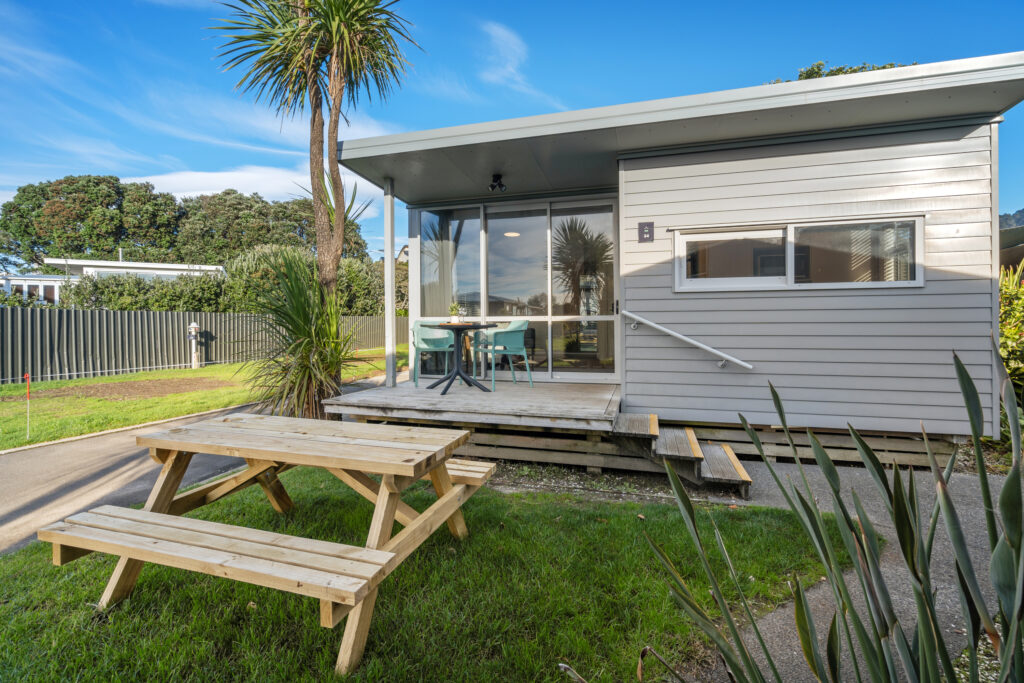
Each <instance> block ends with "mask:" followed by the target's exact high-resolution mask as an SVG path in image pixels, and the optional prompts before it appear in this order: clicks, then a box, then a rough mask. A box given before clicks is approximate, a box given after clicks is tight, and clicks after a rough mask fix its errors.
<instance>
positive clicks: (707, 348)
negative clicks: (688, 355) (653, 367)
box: [622, 310, 754, 370]
mask: <svg viewBox="0 0 1024 683" xmlns="http://www.w3.org/2000/svg"><path fill="white" fill-rule="evenodd" d="M622 315H624V316H626V317H627V318H629V319H631V320H632V321H633V324H632V325H631V326H630V327H632V328H633V329H634V330H635V329H636V328H637V324H643V325H647V326H648V327H650V328H652V329H655V330H658V332H664V333H665V334H667V335H669V336H670V337H675V338H676V339H678V340H680V341H684V342H686V343H687V344H689V345H690V346H696V347H697V348H698V349H703V350H704V351H707V352H708V353H710V354H712V355H714V356H718V357H719V358H721V359H722V360H721V362H720V363H719V364H718V365H719V367H724V366H725V363H726V362H729V363H735V364H736V365H738V366H740V367H741V368H746V369H747V370H753V369H754V366H753V365H751V364H750V363H746V362H744V361H741V360H740V359H739V358H736V357H735V356H730V355H729V354H727V353H723V352H721V351H719V350H718V349H714V348H711V347H710V346H708V345H707V344H703V343H701V342H699V341H697V340H696V339H691V338H690V337H687V336H686V335H685V334H679V333H678V332H675V331H673V330H670V329H668V328H667V327H663V326H661V325H659V324H658V323H653V322H651V321H650V320H647V319H646V318H641V317H640V316H638V315H636V314H635V313H630V312H629V311H625V310H624V311H622Z"/></svg>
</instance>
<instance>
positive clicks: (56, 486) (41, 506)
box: [0, 371, 408, 555]
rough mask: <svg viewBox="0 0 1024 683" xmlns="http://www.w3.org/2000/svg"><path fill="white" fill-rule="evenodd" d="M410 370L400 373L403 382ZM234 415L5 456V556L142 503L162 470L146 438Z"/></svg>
mask: <svg viewBox="0 0 1024 683" xmlns="http://www.w3.org/2000/svg"><path fill="white" fill-rule="evenodd" d="M407 377H408V372H407V371H406V372H403V373H399V375H398V379H399V381H403V380H404V379H406V378H407ZM383 382H384V375H377V376H374V377H369V378H366V379H363V380H359V381H358V382H352V383H350V384H346V385H345V386H344V387H343V390H344V393H351V392H353V391H361V390H363V389H368V388H371V387H375V386H380V385H381V384H383ZM232 410H234V409H233V408H227V409H225V410H221V411H216V412H208V413H203V414H201V415H195V416H191V417H183V418H181V419H179V420H172V421H167V422H161V423H160V424H155V425H150V426H148V427H139V428H137V429H128V430H123V431H116V432H108V433H103V434H97V435H95V436H88V437H84V438H81V439H76V440H71V441H64V442H62V443H54V444H50V445H46V444H43V445H40V446H35V447H32V448H26V449H23V450H16V451H14V452H10V453H7V454H4V455H0V555H2V554H4V553H9V552H13V551H15V550H17V549H19V548H21V547H24V546H25V545H26V544H28V543H29V542H30V541H32V539H33V538H35V533H36V530H37V529H39V527H42V526H46V525H47V524H50V523H52V522H56V521H58V520H61V519H64V518H65V517H67V516H68V515H73V514H75V513H76V512H81V511H82V510H88V509H90V508H94V507H96V506H98V505H135V504H138V503H143V502H145V500H146V497H147V496H148V495H149V492H150V490H152V488H153V482H155V481H156V477H157V474H158V473H159V471H160V466H159V465H157V464H156V463H155V462H153V460H152V459H150V457H149V453H148V451H147V449H144V448H139V447H138V446H136V445H135V437H136V436H138V435H140V434H146V433H150V432H157V431H161V430H164V429H170V428H171V427H174V426H177V425H184V424H188V423H190V422H196V421H198V420H206V419H209V418H211V417H215V416H216V415H220V414H224V413H227V412H230V411H232ZM243 464H245V463H244V461H242V460H241V459H240V458H226V457H223V456H214V455H204V454H197V455H196V456H194V457H193V458H192V462H191V464H190V465H189V468H188V472H187V473H186V475H185V480H184V482H183V483H182V486H189V485H191V484H195V483H197V482H200V481H203V480H205V479H209V478H211V477H214V476H216V475H218V474H222V473H224V472H227V471H230V470H233V469H235V468H236V467H240V466H242V465H243Z"/></svg>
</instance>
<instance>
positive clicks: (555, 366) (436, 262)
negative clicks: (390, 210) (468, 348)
mask: <svg viewBox="0 0 1024 683" xmlns="http://www.w3.org/2000/svg"><path fill="white" fill-rule="evenodd" d="M615 218H616V216H615V207H614V204H613V203H612V201H611V200H610V199H599V200H588V201H575V202H540V203H531V204H517V205H514V206H510V205H508V204H498V205H493V206H482V207H471V208H453V209H444V210H430V211H427V210H422V211H420V212H419V231H420V268H419V272H420V278H419V279H420V283H419V286H420V290H419V291H420V307H419V308H420V311H419V312H420V317H424V318H441V317H445V316H446V315H447V313H448V307H449V305H450V304H451V302H453V301H455V302H457V303H458V304H459V307H460V309H461V310H462V312H463V314H464V315H465V316H466V317H467V318H468V319H470V320H477V319H479V320H486V321H488V322H495V323H499V324H501V323H506V322H510V321H512V320H525V321H527V322H528V328H527V330H526V333H525V342H526V349H527V356H528V357H527V362H529V363H530V367H531V371H532V372H533V375H534V379H535V380H536V379H540V380H545V379H555V380H557V379H564V380H573V381H578V380H588V379H589V380H597V381H615V379H616V377H617V375H616V361H615V358H616V345H617V339H618V336H619V335H618V332H617V329H618V327H617V321H616V317H617V316H616V314H615V296H616V295H615V292H616V285H617V281H616V273H617V268H616V264H615V259H616V248H615ZM502 361H503V363H502V366H503V367H501V368H499V370H498V373H499V375H498V376H499V377H501V378H506V377H509V376H510V373H509V372H508V363H507V361H504V359H502ZM515 367H516V370H517V372H520V371H521V370H522V369H523V366H522V362H521V361H517V363H516V366H515ZM421 370H422V371H423V372H424V373H432V372H436V371H437V370H438V368H437V367H436V363H433V362H432V363H429V364H427V363H425V364H424V365H423V367H421Z"/></svg>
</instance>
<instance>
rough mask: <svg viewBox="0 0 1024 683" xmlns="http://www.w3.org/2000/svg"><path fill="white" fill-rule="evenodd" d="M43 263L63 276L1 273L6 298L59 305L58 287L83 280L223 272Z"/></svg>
mask: <svg viewBox="0 0 1024 683" xmlns="http://www.w3.org/2000/svg"><path fill="white" fill-rule="evenodd" d="M43 263H45V264H46V265H48V266H55V267H57V268H61V269H62V270H63V271H64V274H63V275H16V274H13V273H0V289H2V290H3V291H4V292H5V293H7V294H20V295H21V296H22V297H24V298H25V299H28V298H30V297H36V298H38V299H39V301H40V302H41V303H45V304H55V305H56V304H59V303H60V290H61V287H63V286H65V285H68V284H72V283H74V282H77V281H78V279H79V278H80V277H82V276H91V277H104V276H106V275H137V276H139V277H142V278H146V279H151V278H169V279H173V278H176V277H178V276H179V275H209V274H220V273H223V272H224V268H223V266H202V265H195V264H190V263H147V262H144V261H100V260H93V259H64V258H44V259H43Z"/></svg>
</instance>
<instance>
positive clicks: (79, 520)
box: [39, 505, 398, 606]
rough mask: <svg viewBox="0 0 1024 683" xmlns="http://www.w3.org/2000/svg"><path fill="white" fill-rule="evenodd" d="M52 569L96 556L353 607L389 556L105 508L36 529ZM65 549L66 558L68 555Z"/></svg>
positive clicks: (385, 570) (391, 564) (391, 562)
mask: <svg viewBox="0 0 1024 683" xmlns="http://www.w3.org/2000/svg"><path fill="white" fill-rule="evenodd" d="M39 540H41V541H46V542H49V543H53V559H54V564H64V563H65V562H68V561H70V560H73V559H76V558H77V557H80V556H81V555H83V554H85V553H84V552H81V551H83V550H84V551H95V552H103V553H109V554H111V555H118V556H121V557H129V558H132V559H135V560H141V561H144V562H152V563H155V564H162V565H166V566H168V567H176V568H178V569H188V570H191V571H195V572H200V573H203V574H210V575H212V576H221V577H224V578H228V579H234V580H236V581H242V582H245V583H252V584H256V585H258V586H267V587H269V588H276V589H278V590H283V591H288V592H291V593H298V594H299V595H307V596H310V597H313V598H319V599H320V600H322V601H327V602H330V603H337V604H339V605H348V606H352V605H356V604H358V603H359V602H360V601H361V600H362V599H363V598H364V597H365V596H366V595H367V593H368V592H369V591H370V590H372V589H373V588H374V587H375V586H376V585H377V584H378V583H380V581H381V580H382V579H383V578H384V577H385V576H387V575H388V574H389V573H390V572H391V571H392V570H393V569H394V568H395V566H397V564H398V563H397V561H396V559H395V555H394V553H390V552H384V551H380V550H372V549H367V548H360V547H356V546H350V545H344V544H341V543H330V542H327V541H317V540H311V539H306V538H299V537H295V536H286V535H284V534H278V533H273V532H269V531H261V530H259V529H249V528H246V527H237V526H232V525H230V524H219V523H216V522H207V521H203V520H198V519H191V518H189V517H178V516H175V515H166V514H160V513H156V512H146V511H144V510H134V509H131V508H123V507H116V506H112V505H104V506H102V507H98V508H96V509H94V510H90V511H89V512H83V513H80V514H77V515H73V516H71V517H69V518H67V519H66V520H64V521H63V522H57V523H55V524H51V525H49V526H47V527H44V528H42V529H40V530H39ZM69 550H70V552H69Z"/></svg>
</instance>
